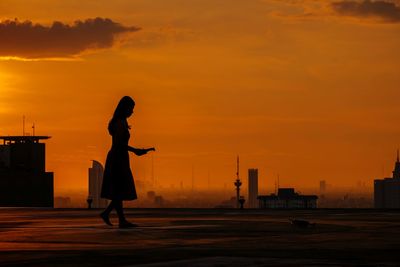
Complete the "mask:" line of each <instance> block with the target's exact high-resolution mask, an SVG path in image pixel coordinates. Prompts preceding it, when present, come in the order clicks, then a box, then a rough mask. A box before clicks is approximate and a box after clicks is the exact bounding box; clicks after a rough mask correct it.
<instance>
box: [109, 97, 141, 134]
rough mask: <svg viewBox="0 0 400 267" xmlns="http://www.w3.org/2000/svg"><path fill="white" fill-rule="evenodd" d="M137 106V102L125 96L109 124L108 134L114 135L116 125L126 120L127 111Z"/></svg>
mask: <svg viewBox="0 0 400 267" xmlns="http://www.w3.org/2000/svg"><path fill="white" fill-rule="evenodd" d="M134 106H135V101H133V99H132V98H131V97H130V96H124V97H123V98H121V100H120V101H119V103H118V105H117V107H116V108H115V111H114V115H113V117H112V118H111V120H110V122H109V123H108V132H109V133H110V134H113V130H114V123H115V121H116V120H118V119H126V116H127V110H128V109H129V108H133V107H134Z"/></svg>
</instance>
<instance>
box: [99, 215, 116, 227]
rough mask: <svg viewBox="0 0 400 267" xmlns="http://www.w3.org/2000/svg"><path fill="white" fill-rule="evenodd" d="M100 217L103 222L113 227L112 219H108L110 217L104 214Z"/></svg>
mask: <svg viewBox="0 0 400 267" xmlns="http://www.w3.org/2000/svg"><path fill="white" fill-rule="evenodd" d="M100 217H101V218H102V219H103V221H104V222H105V223H106V224H107V225H109V226H113V224H112V223H111V222H110V218H109V217H108V215H106V214H104V213H100Z"/></svg>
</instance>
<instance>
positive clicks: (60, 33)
mask: <svg viewBox="0 0 400 267" xmlns="http://www.w3.org/2000/svg"><path fill="white" fill-rule="evenodd" d="M137 30H139V28H137V27H125V26H123V25H121V24H119V23H116V22H114V21H112V20H111V19H103V18H95V19H87V20H85V21H79V20H78V21H76V22H75V23H74V24H72V25H68V24H64V23H62V22H57V21H55V22H53V24H52V25H51V26H43V25H40V24H33V23H32V22H31V21H24V22H19V21H18V20H6V21H2V22H0V56H2V57H21V58H29V59H35V58H55V57H57V58H63V57H73V56H76V55H79V54H81V53H82V52H84V51H87V50H91V49H104V48H109V47H112V46H113V44H114V43H115V37H116V36H117V35H118V34H122V33H127V32H134V31H137Z"/></svg>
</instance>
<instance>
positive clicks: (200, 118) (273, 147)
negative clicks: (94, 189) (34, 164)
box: [0, 0, 400, 194]
mask: <svg viewBox="0 0 400 267" xmlns="http://www.w3.org/2000/svg"><path fill="white" fill-rule="evenodd" d="M352 3H353V5H352V6H347V5H345V4H343V2H341V1H331V2H329V1H313V0H303V1H302V0H298V1H289V0H287V1H285V0H282V1H274V0H265V1H261V0H260V1H255V0H249V1H236V0H220V1H215V0H209V1H208V0H198V1H197V0H196V1H187V0H181V1H176V0H169V1H166V0H155V1H148V0H142V1H137V0H115V1H106V0H102V1H77V0H76V1H71V0H68V1H54V0H47V1H46V0H43V1H33V0H27V1H26V0H24V1H22V0H4V1H1V3H0V19H1V20H2V21H3V23H2V24H3V26H4V25H5V26H4V27H5V28H7V27H9V25H6V24H4V20H7V19H11V20H14V18H18V20H19V22H23V21H25V20H29V21H32V23H33V24H32V25H34V24H36V23H40V24H41V25H42V26H43V27H51V25H52V24H53V22H54V21H59V22H62V23H63V24H69V25H70V27H73V29H74V30H76V32H74V34H73V35H68V36H63V34H64V33H63V31H60V32H58V33H57V34H58V35H57V36H56V37H54V36H51V33H50V34H49V35H48V36H47V35H46V36H47V37H46V38H49V39H45V38H44V37H43V36H42V37H38V36H39V34H38V33H37V32H36V31H34V30H32V29H31V28H29V27H28V26H27V27H28V28H29V29H28V30H29V31H31V30H32V34H31V35H29V36H28V34H27V33H26V32H22V33H21V32H19V31H20V30H19V29H17V30H15V31H14V32H12V34H8V35H4V34H3V35H1V30H0V36H2V37H0V38H6V39H7V42H8V41H9V40H12V41H13V42H15V43H11V44H10V45H9V46H7V44H4V40H1V39H0V42H3V44H2V45H0V56H1V57H2V60H1V61H0V135H8V134H10V135H13V134H21V128H22V116H23V115H25V116H26V121H27V125H31V124H32V123H33V122H35V124H36V134H38V135H50V136H52V138H51V139H50V140H49V141H48V142H47V169H48V170H49V171H54V172H55V190H56V194H61V193H62V192H65V191H68V190H86V187H87V168H88V167H90V165H91V163H90V160H92V159H96V160H99V161H101V162H104V159H105V156H106V153H107V151H108V149H109V146H110V137H109V135H108V133H107V130H106V127H107V122H108V120H109V119H110V117H111V115H112V112H113V110H114V108H115V106H116V104H117V102H118V100H119V99H120V98H121V97H122V96H123V95H130V96H132V97H133V98H134V99H135V101H136V103H137V105H136V109H135V113H134V116H133V117H132V118H131V119H130V121H129V122H130V124H131V125H132V126H133V127H132V132H131V134H132V138H131V144H132V145H133V146H137V147H144V146H155V147H156V149H157V152H156V153H154V154H153V155H154V167H155V176H156V179H157V181H158V182H159V184H161V185H163V186H164V187H169V186H170V185H171V184H175V186H179V183H180V181H182V182H183V184H184V186H187V187H190V186H191V185H190V183H191V175H192V166H193V169H194V177H195V187H197V188H200V187H203V188H205V187H206V186H207V177H208V173H210V177H211V181H212V183H213V184H214V186H215V187H219V188H222V187H223V186H224V183H227V184H228V185H229V186H230V185H231V184H232V180H233V179H234V178H235V163H236V162H235V158H236V155H237V154H239V155H240V157H241V162H242V166H241V168H242V169H241V170H242V171H241V176H242V177H243V178H245V177H246V176H247V174H246V170H247V168H259V176H260V178H259V179H260V184H261V185H260V187H261V190H262V191H272V190H273V187H274V181H275V179H276V176H277V174H278V173H279V175H280V177H281V178H280V183H281V186H295V187H297V188H304V187H311V186H317V185H318V181H319V180H322V179H325V180H327V181H328V183H330V184H334V185H343V186H344V185H355V184H356V183H357V181H363V182H366V183H368V184H371V185H372V180H373V179H374V178H377V177H382V176H383V175H385V176H389V175H390V173H391V171H392V168H393V166H394V160H395V152H396V149H397V148H398V147H399V146H400V124H399V123H398V117H399V115H400V106H399V104H398V103H399V99H400V90H399V89H400V88H399V85H400V53H399V47H400V8H399V6H400V3H399V2H398V1H383V0H382V1H375V2H370V1H353V2H352ZM388 3H389V4H388ZM382 4H384V5H385V6H386V9H384V12H383V11H382V9H380V8H379V5H382ZM96 17H100V18H109V19H111V20H112V22H113V23H118V25H119V26H118V27H119V28H118V27H117V26H115V25H114V26H115V27H114V26H113V27H114V28H115V29H114V28H112V27H111V30H110V28H105V26H104V25H103V26H104V28H102V27H103V26H102V25H100V26H99V28H98V29H97V28H96V29H97V30H98V31H97V30H96V32H95V33H94V34H93V36H90V38H94V39H95V41H93V40H92V39H90V40H89V41H92V43H90V42H89V41H88V39H89V37H88V34H87V32H83V31H80V28H79V27H80V26H77V25H75V26H73V22H74V21H76V20H81V21H82V23H83V22H85V21H86V20H87V19H94V18H96ZM103 22H104V21H103ZM104 23H105V22H104ZM105 24H106V23H105ZM84 25H86V24H85V23H84ZM107 25H108V24H107ZM107 25H106V26H107ZM130 27H135V28H130ZM137 28H140V30H137ZM110 31H111V33H110ZM118 31H119V32H118ZM114 33H115V34H114ZM110 34H111V35H110ZM21 36H22V37H23V38H22V37H21ZM110 36H111V37H114V39H107V37H110ZM17 37H18V38H19V37H21V38H22V39H18V38H17ZM53 37H54V38H55V39H54V38H53ZM24 38H25V39H24ZM40 38H42V39H40ZM51 38H53V39H51ZM96 38H97V39H96ZM39 39H40V40H39ZM21 40H22V41H21ZM96 40H97V41H96ZM109 40H111V43H110V42H109ZM10 42H11V41H10ZM88 42H89V43H88ZM93 42H95V43H93ZM96 42H97V43H96ZM32 47H34V48H35V49H32ZM74 49H75V50H74ZM28 129H29V127H28ZM29 131H30V129H29ZM132 169H133V172H134V176H135V178H136V179H142V180H143V179H148V180H149V179H150V173H151V156H150V155H148V156H145V157H143V158H141V159H139V158H137V157H132Z"/></svg>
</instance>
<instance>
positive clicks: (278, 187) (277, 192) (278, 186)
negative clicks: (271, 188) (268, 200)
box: [277, 173, 279, 193]
mask: <svg viewBox="0 0 400 267" xmlns="http://www.w3.org/2000/svg"><path fill="white" fill-rule="evenodd" d="M278 190H279V173H278V188H277V193H278Z"/></svg>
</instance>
